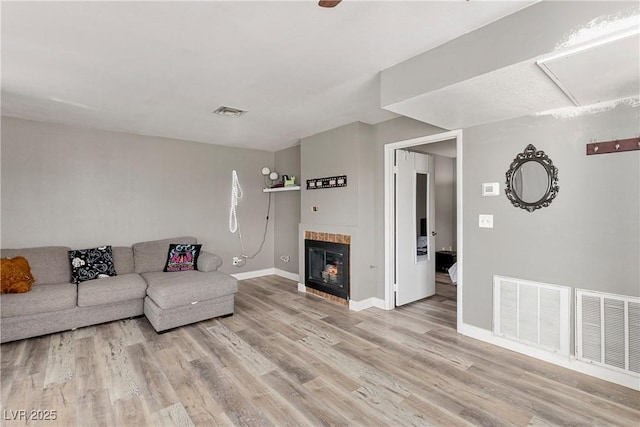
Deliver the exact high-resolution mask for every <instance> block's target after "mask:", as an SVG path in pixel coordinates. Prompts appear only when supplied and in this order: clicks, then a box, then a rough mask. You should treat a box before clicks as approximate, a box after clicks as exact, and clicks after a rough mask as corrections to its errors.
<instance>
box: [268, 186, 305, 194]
mask: <svg viewBox="0 0 640 427" xmlns="http://www.w3.org/2000/svg"><path fill="white" fill-rule="evenodd" d="M297 190H300V186H299V185H290V186H288V187H276V188H263V189H262V192H263V193H276V192H278V191H297Z"/></svg>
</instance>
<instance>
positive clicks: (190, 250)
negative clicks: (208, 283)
mask: <svg viewBox="0 0 640 427" xmlns="http://www.w3.org/2000/svg"><path fill="white" fill-rule="evenodd" d="M201 247H202V245H190V244H183V243H172V244H170V245H169V254H168V255H167V264H166V265H165V266H164V271H186V270H196V269H197V268H198V255H200V248H201Z"/></svg>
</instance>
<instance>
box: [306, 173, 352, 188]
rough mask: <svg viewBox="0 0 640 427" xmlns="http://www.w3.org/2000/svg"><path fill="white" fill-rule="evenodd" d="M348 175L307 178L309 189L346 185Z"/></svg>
mask: <svg viewBox="0 0 640 427" xmlns="http://www.w3.org/2000/svg"><path fill="white" fill-rule="evenodd" d="M346 186H347V175H339V176H332V177H329V178H314V179H308V180H307V190H316V189H318V188H335V187H346Z"/></svg>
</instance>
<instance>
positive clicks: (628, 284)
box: [463, 106, 640, 329]
mask: <svg viewBox="0 0 640 427" xmlns="http://www.w3.org/2000/svg"><path fill="white" fill-rule="evenodd" d="M638 123H640V117H639V110H638V108H631V107H628V106H619V107H617V108H616V109H615V110H612V111H608V112H604V113H600V114H592V115H585V116H582V117H576V118H565V119H562V118H558V119H556V118H554V117H552V116H541V117H522V118H518V119H513V120H508V121H504V122H500V123H493V124H487V125H483V126H477V127H473V128H470V129H465V130H464V144H463V150H464V151H463V159H464V163H463V168H464V170H463V172H464V183H463V185H464V188H463V202H464V224H463V233H464V284H463V286H464V288H463V289H464V291H463V298H464V301H463V307H464V312H463V315H464V322H465V323H468V324H471V325H474V326H478V327H481V328H484V329H491V328H492V276H493V275H494V274H496V275H504V276H510V277H515V278H519V279H525V280H533V281H539V282H545V283H551V284H558V285H565V286H571V287H573V288H584V289H590V290H596V291H603V292H611V293H614V294H623V295H630V296H639V295H640V270H639V269H640V262H639V260H640V243H639V242H640V151H635V152H627V153H616V154H604V155H597V156H586V155H585V145H586V144H587V143H589V142H591V141H592V140H594V139H595V140H597V141H607V140H610V139H612V137H614V136H617V137H619V138H629V137H633V136H637V135H638V131H639V128H638ZM527 144H533V145H535V146H536V148H537V149H539V150H544V151H545V152H546V153H547V154H548V155H549V157H550V158H551V160H552V161H553V163H554V165H556V166H557V168H558V172H559V173H558V178H559V182H558V183H559V185H560V191H559V193H558V196H557V198H556V200H554V201H553V203H551V205H550V206H549V207H547V208H543V209H540V210H538V211H535V212H533V213H529V212H527V211H525V210H523V209H518V208H515V207H513V206H512V205H511V203H510V202H509V201H508V199H507V198H506V196H504V180H505V172H506V171H507V169H508V168H509V165H510V163H511V162H512V161H513V159H514V157H515V156H516V154H518V153H519V152H522V151H523V150H524V148H525V147H526V146H527ZM496 181H497V182H500V183H501V191H502V194H501V196H500V197H482V196H481V185H480V184H481V183H483V182H496ZM481 213H482V214H493V215H494V228H493V229H480V228H478V214H481Z"/></svg>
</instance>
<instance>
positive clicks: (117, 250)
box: [113, 246, 135, 274]
mask: <svg viewBox="0 0 640 427" xmlns="http://www.w3.org/2000/svg"><path fill="white" fill-rule="evenodd" d="M113 264H114V265H115V267H116V273H118V274H129V273H135V268H134V267H133V249H131V248H130V247H127V246H114V247H113Z"/></svg>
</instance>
